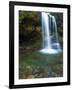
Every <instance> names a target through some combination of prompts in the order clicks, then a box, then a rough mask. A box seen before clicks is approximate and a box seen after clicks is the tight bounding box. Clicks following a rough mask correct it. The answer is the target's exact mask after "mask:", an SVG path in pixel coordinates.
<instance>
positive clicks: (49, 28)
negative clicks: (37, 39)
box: [40, 12, 61, 54]
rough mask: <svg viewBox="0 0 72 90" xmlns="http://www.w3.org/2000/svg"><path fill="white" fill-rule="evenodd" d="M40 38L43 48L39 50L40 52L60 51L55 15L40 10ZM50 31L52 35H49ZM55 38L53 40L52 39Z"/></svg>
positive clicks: (53, 52) (52, 52)
mask: <svg viewBox="0 0 72 90" xmlns="http://www.w3.org/2000/svg"><path fill="white" fill-rule="evenodd" d="M41 15H42V38H43V49H41V50H40V52H42V53H49V54H55V53H58V52H60V51H61V49H60V45H59V41H58V34H57V25H56V20H55V17H54V16H52V15H50V14H49V13H46V12H42V13H41ZM51 32H53V33H54V34H53V33H52V35H51ZM54 38H55V40H53V39H54Z"/></svg>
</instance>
